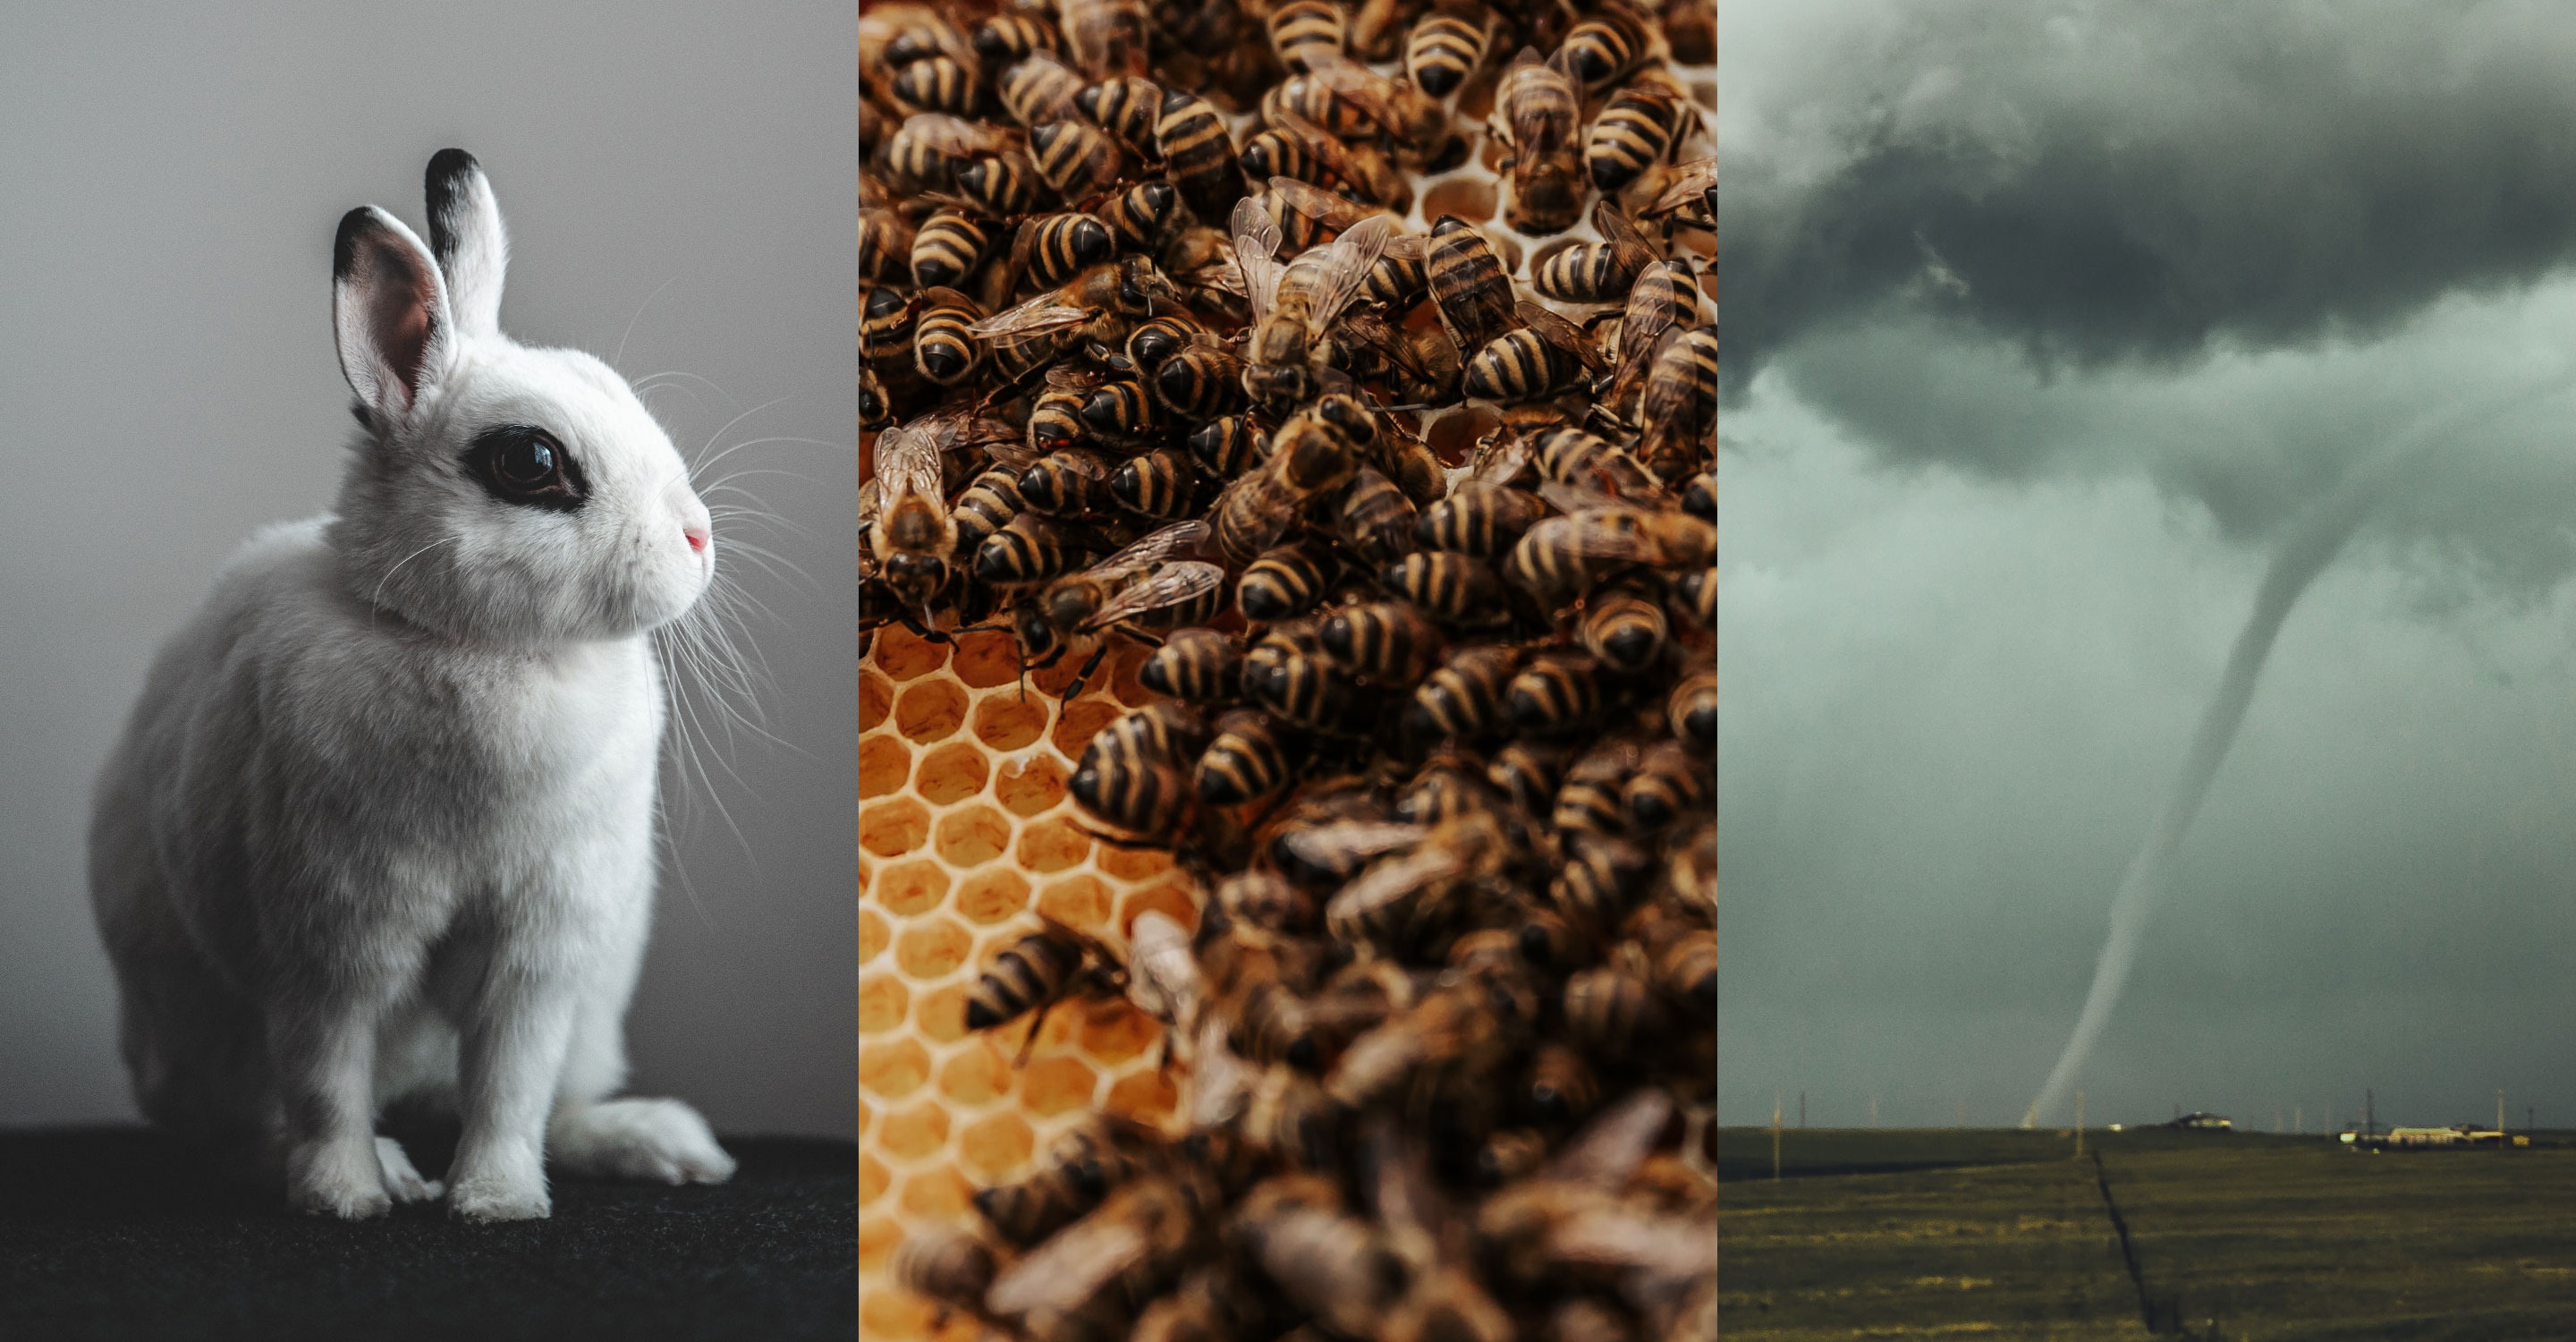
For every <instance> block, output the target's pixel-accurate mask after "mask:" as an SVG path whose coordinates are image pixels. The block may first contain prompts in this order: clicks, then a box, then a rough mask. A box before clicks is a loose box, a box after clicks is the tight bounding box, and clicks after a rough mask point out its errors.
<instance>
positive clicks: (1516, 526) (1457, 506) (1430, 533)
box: [1413, 480, 1547, 559]
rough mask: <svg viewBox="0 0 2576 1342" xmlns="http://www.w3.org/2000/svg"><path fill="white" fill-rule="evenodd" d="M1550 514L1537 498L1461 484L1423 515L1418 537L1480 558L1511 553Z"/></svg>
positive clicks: (1434, 546)
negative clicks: (1529, 531)
mask: <svg viewBox="0 0 2576 1342" xmlns="http://www.w3.org/2000/svg"><path fill="white" fill-rule="evenodd" d="M1546 515H1547V505H1546V504H1545V503H1543V502H1541V501H1540V500H1539V499H1538V497H1537V496H1536V495H1533V494H1529V493H1526V492H1524V491H1521V490H1517V489H1511V488H1507V487H1505V486H1503V485H1498V484H1493V483H1490V482H1487V481H1481V480H1462V481H1459V482H1458V486H1457V488H1455V489H1453V490H1451V491H1450V493H1449V497H1447V498H1445V499H1442V500H1441V501H1439V502H1438V503H1435V504H1432V505H1431V506H1430V507H1428V508H1425V509H1423V510H1422V518H1421V520H1420V521H1418V522H1416V523H1415V524H1414V528H1413V530H1414V536H1415V538H1416V539H1418V540H1420V541H1421V542H1422V543H1423V544H1424V545H1427V546H1430V547H1431V548H1432V549H1435V550H1452V551H1456V552H1457V553H1459V554H1464V555H1472V556H1475V557H1476V558H1479V559H1491V558H1493V557H1495V556H1497V555H1504V554H1509V553H1510V552H1511V549H1512V546H1513V545H1514V544H1516V543H1517V542H1518V541H1519V540H1520V538H1521V535H1522V533H1524V532H1526V531H1528V530H1529V528H1530V526H1531V524H1532V523H1535V522H1537V521H1538V520H1539V519H1540V518H1542V517H1545V516H1546Z"/></svg>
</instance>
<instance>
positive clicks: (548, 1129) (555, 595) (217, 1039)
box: [90, 149, 734, 1221]
mask: <svg viewBox="0 0 2576 1342" xmlns="http://www.w3.org/2000/svg"><path fill="white" fill-rule="evenodd" d="M428 184H429V236H430V241H431V246H430V247H428V248H424V247H422V246H421V244H420V240H419V238H417V237H415V236H414V235H413V233H412V232H411V230H410V229H408V228H405V227H404V226H403V225H402V223H401V222H400V221H399V220H397V219H395V218H394V217H393V216H392V215H390V214H387V213H386V212H384V211H383V210H380V209H377V208H375V207H373V206H369V207H367V208H364V209H358V210H352V211H350V212H349V214H348V215H347V216H345V217H343V218H342V219H341V220H340V230H339V236H338V239H337V240H336V242H335V243H334V245H333V250H332V318H333V324H334V328H335V332H336V335H337V338H338V346H339V353H340V371H341V372H342V373H343V374H344V375H345V376H346V377H347V378H348V381H349V386H350V388H351V390H352V391H354V392H355V393H356V404H355V406H354V410H355V413H356V415H357V418H358V422H359V424H360V426H361V427H360V430H359V432H358V433H357V434H356V435H355V437H354V440H353V441H352V442H351V444H350V459H349V461H348V464H347V468H346V474H345V476H344V478H343V480H342V482H341V486H340V495H339V500H338V506H337V508H336V510H335V511H334V512H333V513H331V514H330V515H328V516H324V517H318V518H313V519H310V520H308V521H304V522H297V523H290V524H286V525H281V526H273V527H270V528H269V529H267V530H265V531H262V532H260V533H259V534H258V535H256V536H255V537H253V538H252V539H251V541H250V542H249V544H247V545H246V546H244V547H243V548H242V550H241V552H240V553H239V554H237V555H236V556H234V558H233V560H232V561H231V563H230V564H229V565H228V566H227V567H226V568H225V569H224V571H223V572H222V574H221V575H220V576H219V577H218V578H217V579H216V581H215V584H214V590H213V592H212V593H211V594H210V595H209V596H208V597H207V599H206V602H205V605H204V607H203V608H202V609H200V610H199V611H198V612H197V614H196V616H195V618H194V619H193V620H192V621H191V622H190V623H189V624H188V626H187V627H186V628H185V629H183V630H181V631H180V632H179V634H178V635H177V636H176V637H175V638H173V639H171V640H170V642H169V643H168V644H167V645H166V646H165V647H163V648H162V650H161V654H160V657H159V659H158V660H157V661H156V662H155V663H154V664H153V667H152V673H151V677H150V680H149V681H148V682H147V683H146V685H145V687H144V690H143V695H142V698H141V700H140V702H138V703H137V704H136V705H135V708H134V716H133V718H132V720H131V721H130V722H129V723H128V724H127V727H126V730H125V735H124V737H123V739H122V740H121V741H120V742H119V743H118V745H117V748H116V751H115V754H114V755H113V756H112V757H111V758H110V759H109V761H108V764H107V768H106V772H105V774H104V776H103V777H102V778H101V779H100V782H99V787H98V794H97V798H96V803H95V810H94V813H93V816H92V820H91V826H90V892H91V899H92V903H93V904H94V906H95V908H96V912H97V915H98V922H99V929H100V933H101V935H102V936H103V937H104V938H105V940H106V943H107V948H108V952H109V955H110V957H111V958H112V959H113V960H114V961H115V965H116V973H117V980H118V983H119V986H120V988H121V991H122V998H123V1021H122V1042H123V1048H124V1054H125V1060H126V1065H127V1066H128V1068H129V1069H130V1070H131V1071H132V1074H133V1081H134V1089H135V1094H136V1098H137V1099H138V1101H139V1102H140V1104H141V1105H142V1108H143V1111H144V1113H145V1114H146V1115H147V1116H149V1117H150V1118H151V1119H152V1120H153V1121H155V1122H157V1123H160V1124H162V1125H165V1126H166V1127H168V1128H170V1129H173V1130H175V1131H177V1132H179V1133H181V1134H183V1135H186V1136H189V1137H192V1138H196V1139H199V1140H202V1141H205V1142H208V1143H211V1144H219V1145H222V1146H228V1147H231V1148H233V1149H235V1150H239V1151H244V1152H248V1153H253V1154H256V1155H259V1156H261V1157H263V1158H264V1160H265V1161H266V1162H267V1163H266V1168H269V1169H272V1170H279V1169H282V1172H283V1174H284V1176H285V1183H286V1192H287V1197H288V1199H289V1200H290V1201H291V1202H292V1203H293V1204H294V1205H295V1206H296V1207H298V1208H301V1209H304V1210H306V1211H310V1212H315V1213H322V1214H328V1215H332V1216H341V1217H350V1218H358V1217H370V1216H380V1215H383V1214H384V1213H385V1212H386V1211H388V1210H389V1209H390V1207H391V1205H392V1204H393V1203H395V1202H409V1201H415V1200H420V1199H424V1198H436V1197H438V1196H440V1195H441V1193H442V1191H443V1192H444V1194H445V1196H446V1198H447V1202H448V1209H449V1211H450V1213H451V1214H452V1215H454V1216H456V1217H459V1218H462V1219H465V1220H471V1221H497V1220H514V1219H521V1218H527V1217H538V1216H544V1215H547V1214H548V1212H549V1211H550V1210H551V1206H552V1204H551V1200H550V1198H549V1196H548V1194H547V1190H546V1178H545V1161H546V1160H547V1159H549V1158H550V1159H552V1160H553V1162H554V1163H555V1165H556V1167H557V1168H558V1169H563V1170H569V1171H572V1172H575V1173H581V1174H591V1175H608V1176H619V1177H626V1178H636V1179H658V1180H664V1181H668V1182H672V1183H679V1182H683V1181H697V1182H706V1183H714V1182H719V1181H721V1180H723V1179H725V1178H726V1177H728V1176H729V1175H731V1174H732V1172H733V1168H734V1166H733V1161H732V1159H731V1158H730V1157H728V1156H727V1155H726V1154H725V1153H724V1150H723V1149H722V1148H721V1147H719V1146H718V1145H717V1144H716V1141H715V1138H714V1136H713V1135H712V1134H711V1133H710V1132H709V1131H708V1129H707V1125H706V1122H705V1121H704V1120H703V1119H701V1118H700V1117H699V1116H698V1114H697V1113H696V1111H694V1110H692V1109H690V1108H689V1107H688V1106H687V1105H685V1104H682V1103H680V1102H679V1101H677V1100H647V1099H615V1100H612V1099H609V1098H608V1097H609V1096H610V1095H611V1094H612V1093H613V1092H615V1091H616V1090H617V1089H618V1087H619V1086H620V1085H622V1084H623V1083H624V1080H625V1073H626V1050H625V1040H624V1023H623V1021H624V1016H625V1013H626V1005H627V1000H628V998H629V997H630V996H631V995H632V993H633V991H634V986H635V975H636V970H637V967H638V964H639V962H640V960H641V958H642V955H643V951H644V938H645V934H646V931H647V927H648V924H649V923H650V920H651V913H652V904H653V882H654V866H655V863H654V844H653V825H654V789H655V784H656V769H657V764H658V759H659V754H660V748H661V739H662V724H663V707H662V680H661V671H660V669H659V667H658V665H657V663H656V661H655V658H654V655H653V650H652V648H651V646H650V637H649V635H650V631H651V630H652V629H653V628H654V627H655V626H657V625H660V624H663V623H665V622H667V621H669V620H672V619H674V618H675V617H677V616H679V615H680V614H681V613H682V612H684V611H686V610H688V609H689V608H690V606H691V605H692V604H694V603H695V602H696V601H697V599H698V597H699V595H700V594H701V593H703V592H704V591H706V589H707V585H708V583H709V582H710V581H712V579H713V577H714V573H715V545H714V539H713V536H712V534H711V533H710V530H709V525H710V524H709V518H708V514H707V509H706V506H705V505H704V504H702V503H701V502H700V501H699V500H698V497H697V495H696V493H695V492H693V491H692V490H691V488H690V486H689V478H688V468H687V466H686V465H685V464H684V463H683V462H682V461H681V459H680V455H679V453H678V452H676V451H675V450H673V448H672V446H671V442H670V439H669V438H668V437H667V436H665V435H664V433H663V432H662V430H661V428H660V427H659V426H658V425H656V424H655V423H654V421H653V418H652V416H651V414H650V413H649V412H647V411H646V410H645V408H644V406H643V404H642V403H641V402H640V401H638V400H637V399H636V397H635V394H634V392H633V391H632V390H631V389H630V388H629V387H628V386H627V384H626V382H625V380H624V379H622V378H620V377H619V376H618V375H617V374H616V373H615V372H613V371H611V370H610V369H609V368H608V366H607V365H606V364H603V363H601V362H600V361H599V360H597V359H595V358H592V357H591V356H589V355H587V354H583V353H580V352H577V351H572V350H558V349H535V348H530V347H528V346H524V345H521V344H518V343H517V342H515V341H513V340H511V339H510V338H509V337H507V336H505V335H503V334H501V330H500V309H501V277H502V270H503V267H504V264H505V262H506V259H507V254H508V243H507V240H506V238H505V236H504V235H503V232H502V228H501V214H500V210H499V207H498V206H497V205H495V204H494V202H493V197H492V189H491V185H490V183H489V182H488V181H486V180H485V178H484V175H483V171H482V169H481V167H480V166H478V165H477V164H476V163H475V161H474V158H473V156H472V155H469V154H467V153H465V152H464V151H462V150H456V149H450V150H445V151H442V152H441V153H440V154H439V155H438V156H437V157H435V158H433V159H431V160H430V164H429V174H428ZM406 1097H422V1098H425V1099H427V1100H429V1101H431V1102H432V1103H443V1104H450V1105H453V1107H454V1108H455V1110H456V1112H457V1114H458V1115H459V1117H460V1118H461V1120H462V1122H463V1135H462V1137H461V1139H460V1142H459V1145H458V1147H457V1151H456V1158H455V1162H454V1164H453V1165H452V1166H451V1167H450V1169H449V1171H448V1179H447V1186H446V1188H445V1189H444V1190H442V1188H441V1187H440V1185H438V1184H436V1183H432V1182H429V1181H427V1180H424V1179H423V1178H421V1176H420V1175H419V1174H418V1173H416V1172H415V1171H414V1170H413V1169H412V1166H411V1163H410V1161H409V1160H408V1159H406V1158H405V1156H404V1154H403V1151H402V1149H401V1147H400V1146H399V1145H397V1144H396V1143H394V1142H393V1141H392V1140H391V1139H380V1138H378V1137H377V1136H376V1132H375V1123H376V1118H377V1114H378V1112H379V1109H380V1107H381V1106H383V1105H385V1104H387V1103H389V1102H392V1101H394V1100H397V1099H404V1098H406Z"/></svg>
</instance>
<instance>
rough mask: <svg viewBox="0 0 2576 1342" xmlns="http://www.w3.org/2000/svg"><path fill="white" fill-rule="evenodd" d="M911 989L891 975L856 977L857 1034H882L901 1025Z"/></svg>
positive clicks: (910, 995) (910, 1000)
mask: <svg viewBox="0 0 2576 1342" xmlns="http://www.w3.org/2000/svg"><path fill="white" fill-rule="evenodd" d="M911 1006H912V990H911V989H910V988H907V987H905V986H903V980H901V979H899V978H896V977H895V976H894V975H892V974H862V975H860V976H859V1033H860V1034H863V1035H868V1034H884V1033H885V1032H886V1031H888V1030H892V1029H895V1028H897V1027H898V1026H901V1025H902V1024H903V1019H904V1013H905V1012H906V1011H908V1010H910V1009H911Z"/></svg>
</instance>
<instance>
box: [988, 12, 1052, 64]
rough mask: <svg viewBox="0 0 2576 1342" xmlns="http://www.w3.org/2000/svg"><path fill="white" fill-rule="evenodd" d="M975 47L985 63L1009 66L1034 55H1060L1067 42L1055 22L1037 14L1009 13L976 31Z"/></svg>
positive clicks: (998, 15)
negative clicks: (1039, 53)
mask: <svg viewBox="0 0 2576 1342" xmlns="http://www.w3.org/2000/svg"><path fill="white" fill-rule="evenodd" d="M974 46H975V54H977V55H979V56H981V57H983V58H984V59H985V60H988V61H993V62H996V63H1002V64H1007V63H1009V62H1012V61H1017V60H1021V59H1023V58H1025V57H1027V56H1028V55H1029V54H1030V53H1032V52H1039V51H1043V52H1047V53H1049V54H1054V53H1056V52H1059V51H1061V50H1063V48H1064V39H1063V38H1062V37H1061V36H1060V35H1058V34H1057V32H1056V30H1055V25H1054V24H1053V23H1050V22H1048V21H1047V20H1046V19H1043V18H1040V17H1039V16H1037V15H1035V14H1026V13H1022V14H1009V13H1005V14H996V15H994V16H993V17H991V18H989V19H986V20H984V23H983V25H982V26H981V27H978V28H977V29H976V30H975V37H974Z"/></svg>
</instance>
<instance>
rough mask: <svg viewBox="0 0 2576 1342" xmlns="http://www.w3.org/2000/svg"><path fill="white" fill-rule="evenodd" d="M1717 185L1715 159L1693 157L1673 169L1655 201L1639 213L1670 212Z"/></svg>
mask: <svg viewBox="0 0 2576 1342" xmlns="http://www.w3.org/2000/svg"><path fill="white" fill-rule="evenodd" d="M1716 185H1717V160H1716V159H1715V158H1695V159H1692V160H1691V161H1690V162H1688V163H1684V164H1682V165H1680V166H1679V167H1678V168H1676V169H1675V170H1674V173H1673V178H1672V180H1671V181H1670V182H1668V183H1666V184H1665V186H1664V192H1663V194H1662V195H1660V196H1657V197H1655V202H1654V203H1653V204H1652V205H1649V206H1647V207H1646V208H1645V209H1643V210H1641V211H1639V213H1641V214H1670V213H1672V212H1673V211H1675V210H1678V209H1680V208H1682V207H1683V206H1685V205H1688V204H1690V203H1691V202H1692V201H1694V200H1697V199H1699V197H1700V196H1701V194H1702V193H1704V192H1706V191H1707V190H1708V189H1709V188H1711V187H1713V186H1716Z"/></svg>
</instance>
